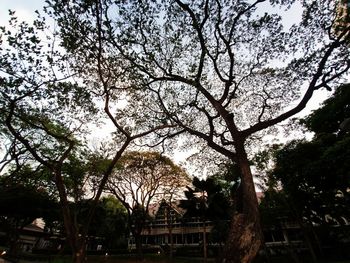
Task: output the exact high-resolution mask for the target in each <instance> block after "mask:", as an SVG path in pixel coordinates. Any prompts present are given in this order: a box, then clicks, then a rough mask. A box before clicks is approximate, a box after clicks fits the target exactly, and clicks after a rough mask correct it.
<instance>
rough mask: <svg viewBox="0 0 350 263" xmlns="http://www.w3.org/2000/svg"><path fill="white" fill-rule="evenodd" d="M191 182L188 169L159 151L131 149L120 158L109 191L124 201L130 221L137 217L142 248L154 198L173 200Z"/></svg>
mask: <svg viewBox="0 0 350 263" xmlns="http://www.w3.org/2000/svg"><path fill="white" fill-rule="evenodd" d="M188 183H189V177H188V175H187V174H186V172H185V171H184V170H183V169H182V168H181V167H179V166H177V165H176V164H174V163H173V162H172V160H170V159H169V158H168V157H166V156H163V155H161V154H159V153H157V152H127V153H125V154H124V155H123V157H122V158H121V159H120V160H119V162H118V163H117V167H116V169H115V171H114V173H113V175H112V176H111V177H110V178H109V181H108V183H107V191H109V192H110V193H112V194H113V195H114V196H115V197H117V198H118V200H120V201H121V203H122V204H123V205H124V206H125V208H126V209H127V211H128V215H129V219H130V221H134V224H133V225H134V227H133V228H132V230H133V234H134V236H135V240H136V247H137V250H138V252H140V251H141V239H140V238H141V231H142V229H143V228H144V226H145V222H146V219H147V217H148V215H149V205H150V204H151V202H160V201H161V200H167V201H169V202H170V201H172V200H173V198H174V196H178V195H180V194H181V193H182V190H183V189H184V187H185V186H186V185H188ZM130 225H132V224H130Z"/></svg>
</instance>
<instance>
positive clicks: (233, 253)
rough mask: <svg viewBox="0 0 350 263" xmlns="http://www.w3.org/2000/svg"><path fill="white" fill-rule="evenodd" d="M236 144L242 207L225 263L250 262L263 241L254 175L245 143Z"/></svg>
mask: <svg viewBox="0 0 350 263" xmlns="http://www.w3.org/2000/svg"><path fill="white" fill-rule="evenodd" d="M235 146H236V156H237V159H235V160H234V161H235V162H237V163H238V165H239V167H240V172H241V185H240V186H239V187H241V194H242V208H241V210H240V211H237V212H236V213H235V214H234V216H233V218H232V220H231V227H230V232H229V235H228V238H227V241H226V246H225V250H224V259H223V262H225V263H249V262H252V260H253V259H254V258H255V257H256V255H257V254H258V252H259V250H260V247H261V245H262V243H263V235H262V231H261V225H260V215H259V210H258V200H257V196H256V192H255V186H254V182H253V176H252V173H251V170H250V166H249V161H248V157H247V154H246V152H245V149H244V145H243V143H239V144H237V145H235Z"/></svg>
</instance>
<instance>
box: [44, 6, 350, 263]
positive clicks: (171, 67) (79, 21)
mask: <svg viewBox="0 0 350 263" xmlns="http://www.w3.org/2000/svg"><path fill="white" fill-rule="evenodd" d="M264 2H265V3H264ZM269 3H270V5H269V4H268V3H267V1H263V0H257V1H253V2H252V1H244V0H241V1H236V2H232V1H228V0H227V1H226V0H222V1H216V0H215V1H214V0H202V1H201V0H198V1H191V2H185V1H181V0H169V1H136V0H135V1H116V2H112V1H108V0H100V1H70V2H69V4H67V2H66V1H49V4H50V7H51V9H50V12H51V15H52V16H53V17H55V18H56V19H57V21H58V23H59V25H60V26H61V36H62V37H63V38H64V40H65V41H66V42H67V43H69V46H68V48H71V49H75V50H77V51H80V53H79V52H78V53H79V57H84V56H85V57H94V54H100V53H103V54H104V56H105V57H104V58H105V64H106V71H111V70H112V69H113V68H115V67H114V64H113V61H115V60H116V59H117V58H122V59H123V61H124V62H121V63H119V64H118V66H119V67H122V68H124V70H125V72H128V73H129V74H131V75H132V76H133V78H131V82H132V84H133V85H132V87H133V88H135V89H136V90H142V91H144V93H143V94H144V95H143V96H144V97H143V98H147V99H146V100H143V101H144V102H149V104H148V105H149V106H148V107H147V109H149V108H153V109H158V112H159V113H160V115H158V116H153V117H156V119H158V120H159V116H161V118H162V119H163V121H164V122H166V123H172V124H176V125H177V126H178V127H180V129H181V130H184V131H186V132H187V134H190V135H193V136H195V137H197V138H198V140H199V141H201V142H204V143H205V144H207V145H208V146H209V147H211V148H212V149H213V150H215V151H216V152H218V153H220V154H222V155H224V156H226V157H227V158H229V159H230V160H232V161H233V162H235V163H237V165H238V166H239V168H240V177H241V185H240V188H241V190H240V191H241V196H242V207H241V209H240V210H239V211H237V213H236V214H235V215H234V217H233V220H232V225H231V228H230V229H231V230H230V237H229V238H228V241H227V243H226V251H227V254H226V256H225V257H226V258H225V260H226V262H251V261H252V259H253V258H254V257H255V255H256V254H257V252H258V250H259V248H260V245H261V243H262V240H263V238H262V234H261V227H260V223H259V212H258V203H257V198H256V193H255V188H254V183H253V179H252V173H251V170H250V167H249V161H248V153H249V152H248V153H247V149H249V148H247V146H248V145H250V144H251V143H253V142H254V141H255V142H256V140H255V139H256V138H259V137H260V136H261V135H262V131H263V130H268V128H269V127H272V126H274V125H275V124H278V123H280V122H282V121H284V120H286V119H287V118H289V117H291V116H293V115H295V114H296V113H298V112H300V111H301V110H302V109H304V108H305V106H306V104H307V102H308V101H309V100H310V98H311V97H312V95H313V94H314V92H315V91H317V90H320V89H323V88H326V89H331V87H332V86H333V85H334V83H337V82H341V77H342V76H344V74H346V72H348V69H349V67H350V65H349V64H350V63H349V60H348V58H349V47H348V46H347V45H346V43H347V42H348V38H349V34H348V32H349V26H348V25H347V26H345V27H342V28H339V29H337V30H336V32H335V30H333V28H334V23H335V20H336V17H337V14H336V12H337V11H336V10H337V2H336V1H318V2H316V1H307V2H305V1H302V2H301V4H300V9H302V12H303V14H302V16H301V18H300V20H299V21H297V22H296V23H295V24H294V25H292V26H291V27H284V26H283V14H280V15H279V14H275V13H273V12H274V10H275V9H274V7H282V8H283V9H288V8H290V7H291V6H293V5H294V4H296V3H297V2H296V1H292V0H290V1H269ZM271 6H272V7H271ZM270 10H271V11H270ZM279 10H282V9H279ZM281 12H282V11H281ZM94 32H99V34H98V35H97V40H96V41H97V42H98V43H100V45H99V46H98V47H100V48H98V47H97V48H94V47H95V46H86V43H89V39H90V38H91V36H96V34H94ZM77 47H78V48H77ZM84 49H85V50H87V49H88V50H89V52H88V54H86V53H85V54H84V53H82V50H84ZM83 61H86V60H83ZM107 61H108V63H107ZM147 92H149V93H147ZM178 131H179V130H178Z"/></svg>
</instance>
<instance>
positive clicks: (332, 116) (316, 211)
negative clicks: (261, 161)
mask: <svg viewBox="0 0 350 263" xmlns="http://www.w3.org/2000/svg"><path fill="white" fill-rule="evenodd" d="M349 106H350V89H349V84H345V85H341V86H339V87H338V88H337V89H336V90H335V92H334V94H333V96H332V97H330V98H329V99H327V100H326V101H325V102H324V103H323V105H322V107H321V108H319V109H317V110H315V111H314V112H313V113H312V114H310V115H309V116H307V117H306V118H305V119H304V120H302V123H303V124H305V125H306V127H307V128H308V129H309V130H310V131H312V132H314V137H313V139H312V140H310V141H307V140H293V141H291V142H289V143H287V144H286V145H283V146H280V147H274V148H273V149H272V150H271V152H270V153H271V154H272V158H273V161H274V166H273V167H272V168H271V169H270V170H269V171H268V190H267V192H269V195H270V199H271V200H272V201H273V202H276V201H278V200H279V206H280V207H282V208H280V209H285V210H287V211H285V214H286V213H289V214H290V215H291V216H290V217H292V218H293V219H295V220H296V221H297V222H298V223H299V225H300V227H301V228H302V230H303V231H304V233H305V238H306V240H307V242H308V245H309V247H310V250H311V251H313V247H312V246H313V244H316V245H317V246H318V248H319V251H320V253H322V249H321V244H320V241H319V238H318V236H317V235H316V233H315V231H314V229H313V225H315V224H318V225H329V224H334V223H338V224H344V223H345V222H344V219H345V220H347V218H349V216H350V211H349V209H348V205H347V204H348V202H349V200H350V196H349V193H348V189H349V184H350V181H349V176H350V174H349V168H350V167H349V165H348V161H347V160H348V159H349V158H350V153H349V147H350V144H349V143H350V140H349V131H347V130H344V129H343V127H342V125H341V124H342V123H344V120H346V119H348V118H349V116H350V111H349ZM271 197H274V198H271ZM276 197H278V198H279V199H278V200H277V199H276ZM274 199H275V200H274ZM312 239H314V242H311V240H312ZM312 243H313V244H312ZM313 254H314V255H313V258H314V261H315V262H317V259H316V254H315V253H313Z"/></svg>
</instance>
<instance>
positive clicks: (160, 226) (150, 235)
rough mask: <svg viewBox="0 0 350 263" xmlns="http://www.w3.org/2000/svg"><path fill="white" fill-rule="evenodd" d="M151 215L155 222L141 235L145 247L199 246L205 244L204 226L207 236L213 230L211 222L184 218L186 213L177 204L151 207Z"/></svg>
mask: <svg viewBox="0 0 350 263" xmlns="http://www.w3.org/2000/svg"><path fill="white" fill-rule="evenodd" d="M150 213H151V216H152V217H153V220H152V221H149V222H148V224H147V226H146V227H145V228H144V229H143V230H142V233H141V235H142V241H143V245H145V246H162V245H170V244H173V245H174V247H176V246H180V245H181V246H183V245H199V244H201V243H202V242H203V232H204V226H205V232H206V235H208V233H209V232H210V231H211V229H212V228H213V225H212V222H210V221H206V222H203V220H201V219H200V218H198V217H192V218H184V217H183V216H184V213H185V211H184V210H183V209H182V208H180V207H179V206H178V204H177V203H172V204H168V203H167V202H165V201H162V202H161V203H160V204H159V205H154V206H153V207H151V209H150ZM204 224H205V225H204Z"/></svg>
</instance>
